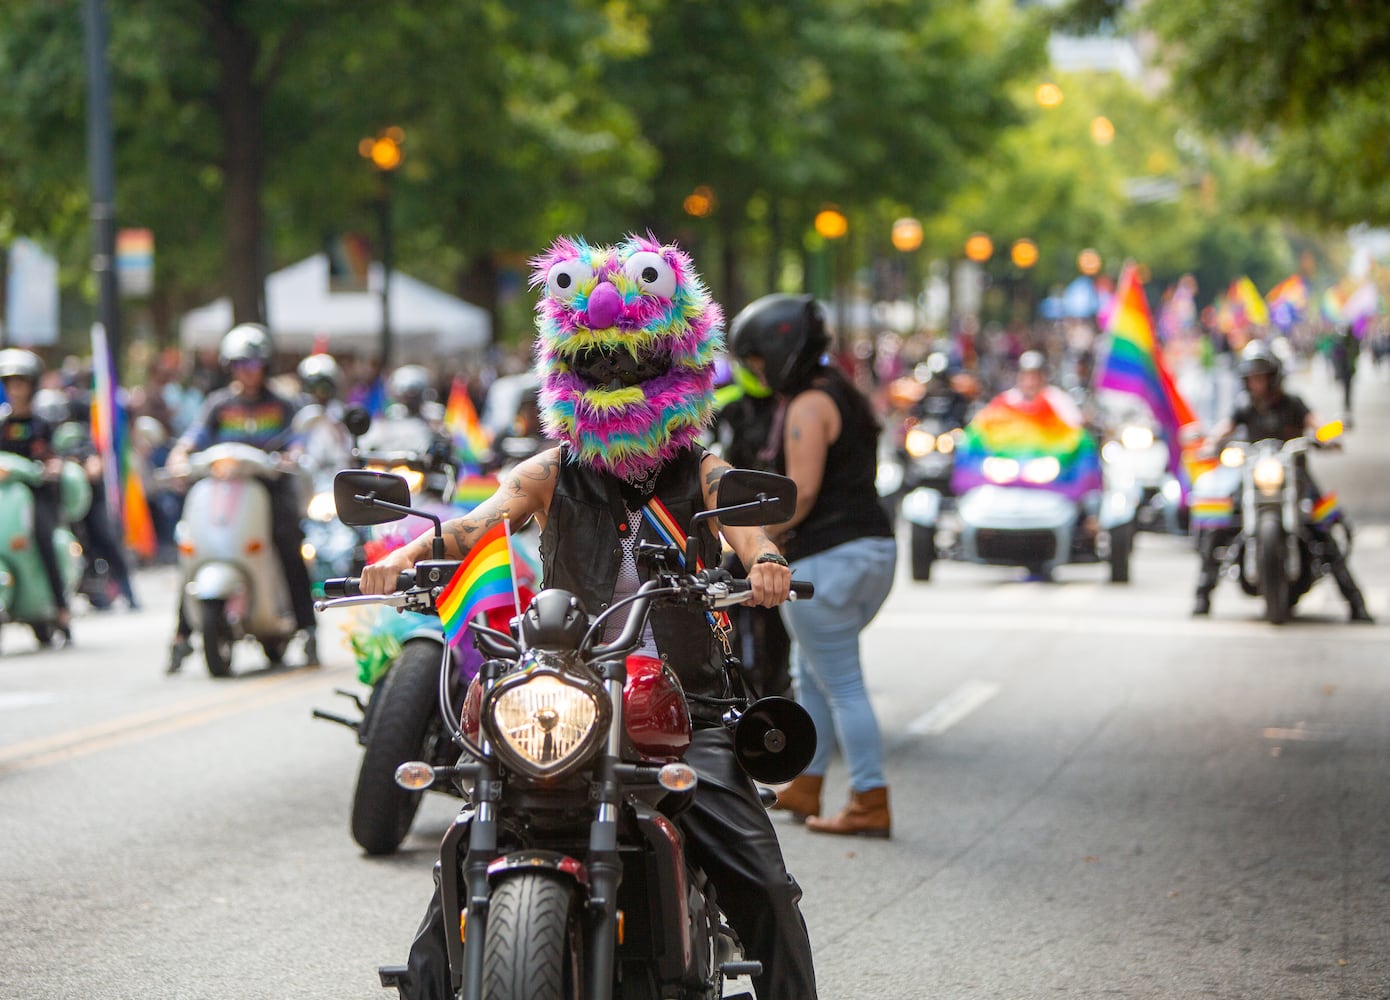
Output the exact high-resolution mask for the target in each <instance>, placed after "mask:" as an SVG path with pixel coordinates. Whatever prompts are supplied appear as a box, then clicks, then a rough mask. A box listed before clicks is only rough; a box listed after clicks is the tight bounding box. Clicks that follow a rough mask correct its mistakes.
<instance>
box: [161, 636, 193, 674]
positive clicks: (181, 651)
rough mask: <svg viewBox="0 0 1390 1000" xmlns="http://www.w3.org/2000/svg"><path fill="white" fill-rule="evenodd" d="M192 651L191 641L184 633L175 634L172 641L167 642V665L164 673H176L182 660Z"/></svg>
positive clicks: (181, 664)
mask: <svg viewBox="0 0 1390 1000" xmlns="http://www.w3.org/2000/svg"><path fill="white" fill-rule="evenodd" d="M192 653H193V643H191V642H189V641H188V636H186V635H182V634H179V635H175V636H174V641H173V642H171V643H170V644H169V666H168V668H167V669H166V671H165V672H166V673H170V674H176V673H178V672H179V668H180V667H182V666H183V661H184V660H186V659H188V657H189V656H190V655H191V654H192Z"/></svg>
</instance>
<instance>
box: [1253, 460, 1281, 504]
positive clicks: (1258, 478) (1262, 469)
mask: <svg viewBox="0 0 1390 1000" xmlns="http://www.w3.org/2000/svg"><path fill="white" fill-rule="evenodd" d="M1250 478H1251V479H1253V480H1254V481H1255V488H1256V489H1258V490H1259V491H1260V492H1261V493H1264V494H1265V495H1267V496H1269V495H1273V494H1275V493H1278V492H1279V491H1280V490H1281V489H1282V488H1283V486H1284V466H1283V463H1281V462H1280V461H1279V459H1277V458H1275V457H1274V456H1272V455H1268V456H1266V457H1264V458H1262V459H1260V460H1259V461H1258V462H1256V463H1255V468H1253V469H1252V470H1250Z"/></svg>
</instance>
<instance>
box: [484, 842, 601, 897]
mask: <svg viewBox="0 0 1390 1000" xmlns="http://www.w3.org/2000/svg"><path fill="white" fill-rule="evenodd" d="M538 868H539V869H541V870H542V871H548V872H553V873H555V874H556V875H563V876H565V877H566V878H570V879H573V880H574V882H575V884H576V885H578V886H580V887H581V888H582V889H583V890H584V891H585V892H586V893H587V892H588V891H589V870H588V869H587V868H585V867H584V862H582V861H579V860H577V859H575V858H572V857H570V856H569V855H568V854H561V853H560V852H559V851H541V850H526V851H513V852H512V853H510V854H504V855H502V857H500V858H498V859H497V860H496V861H493V862H491V863H490V864H489V865H488V866H487V880H488V882H489V883H495V882H497V881H498V880H499V879H503V878H505V877H506V876H507V875H509V874H511V873H513V872H519V871H528V872H531V871H535V870H536V869H538Z"/></svg>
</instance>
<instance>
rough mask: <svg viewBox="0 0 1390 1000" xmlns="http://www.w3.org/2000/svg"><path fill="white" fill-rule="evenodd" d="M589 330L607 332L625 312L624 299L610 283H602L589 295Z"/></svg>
mask: <svg viewBox="0 0 1390 1000" xmlns="http://www.w3.org/2000/svg"><path fill="white" fill-rule="evenodd" d="M588 311H589V329H590V330H607V329H608V328H609V327H610V326H612V325H613V321H614V320H616V319H617V318H618V314H619V313H620V312H622V311H623V297H622V296H621V295H619V294H618V290H617V289H616V288H614V287H613V286H612V285H610V284H609V283H608V282H606V281H605V282H602V283H600V284H598V285H596V286H595V287H594V290H593V291H592V292H590V293H589V310H588Z"/></svg>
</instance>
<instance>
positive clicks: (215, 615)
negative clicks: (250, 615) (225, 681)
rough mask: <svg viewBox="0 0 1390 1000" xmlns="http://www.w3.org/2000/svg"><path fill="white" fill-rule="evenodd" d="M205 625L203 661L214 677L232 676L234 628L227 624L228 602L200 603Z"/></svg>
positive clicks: (211, 601) (206, 601)
mask: <svg viewBox="0 0 1390 1000" xmlns="http://www.w3.org/2000/svg"><path fill="white" fill-rule="evenodd" d="M199 610H200V611H201V612H202V616H203V617H202V625H203V659H204V660H205V661H207V665H208V673H209V674H211V675H212V676H213V677H230V676H231V675H232V626H231V625H230V624H229V623H228V622H227V602H226V601H223V600H218V599H208V600H204V601H202V602H200V604H199Z"/></svg>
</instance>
